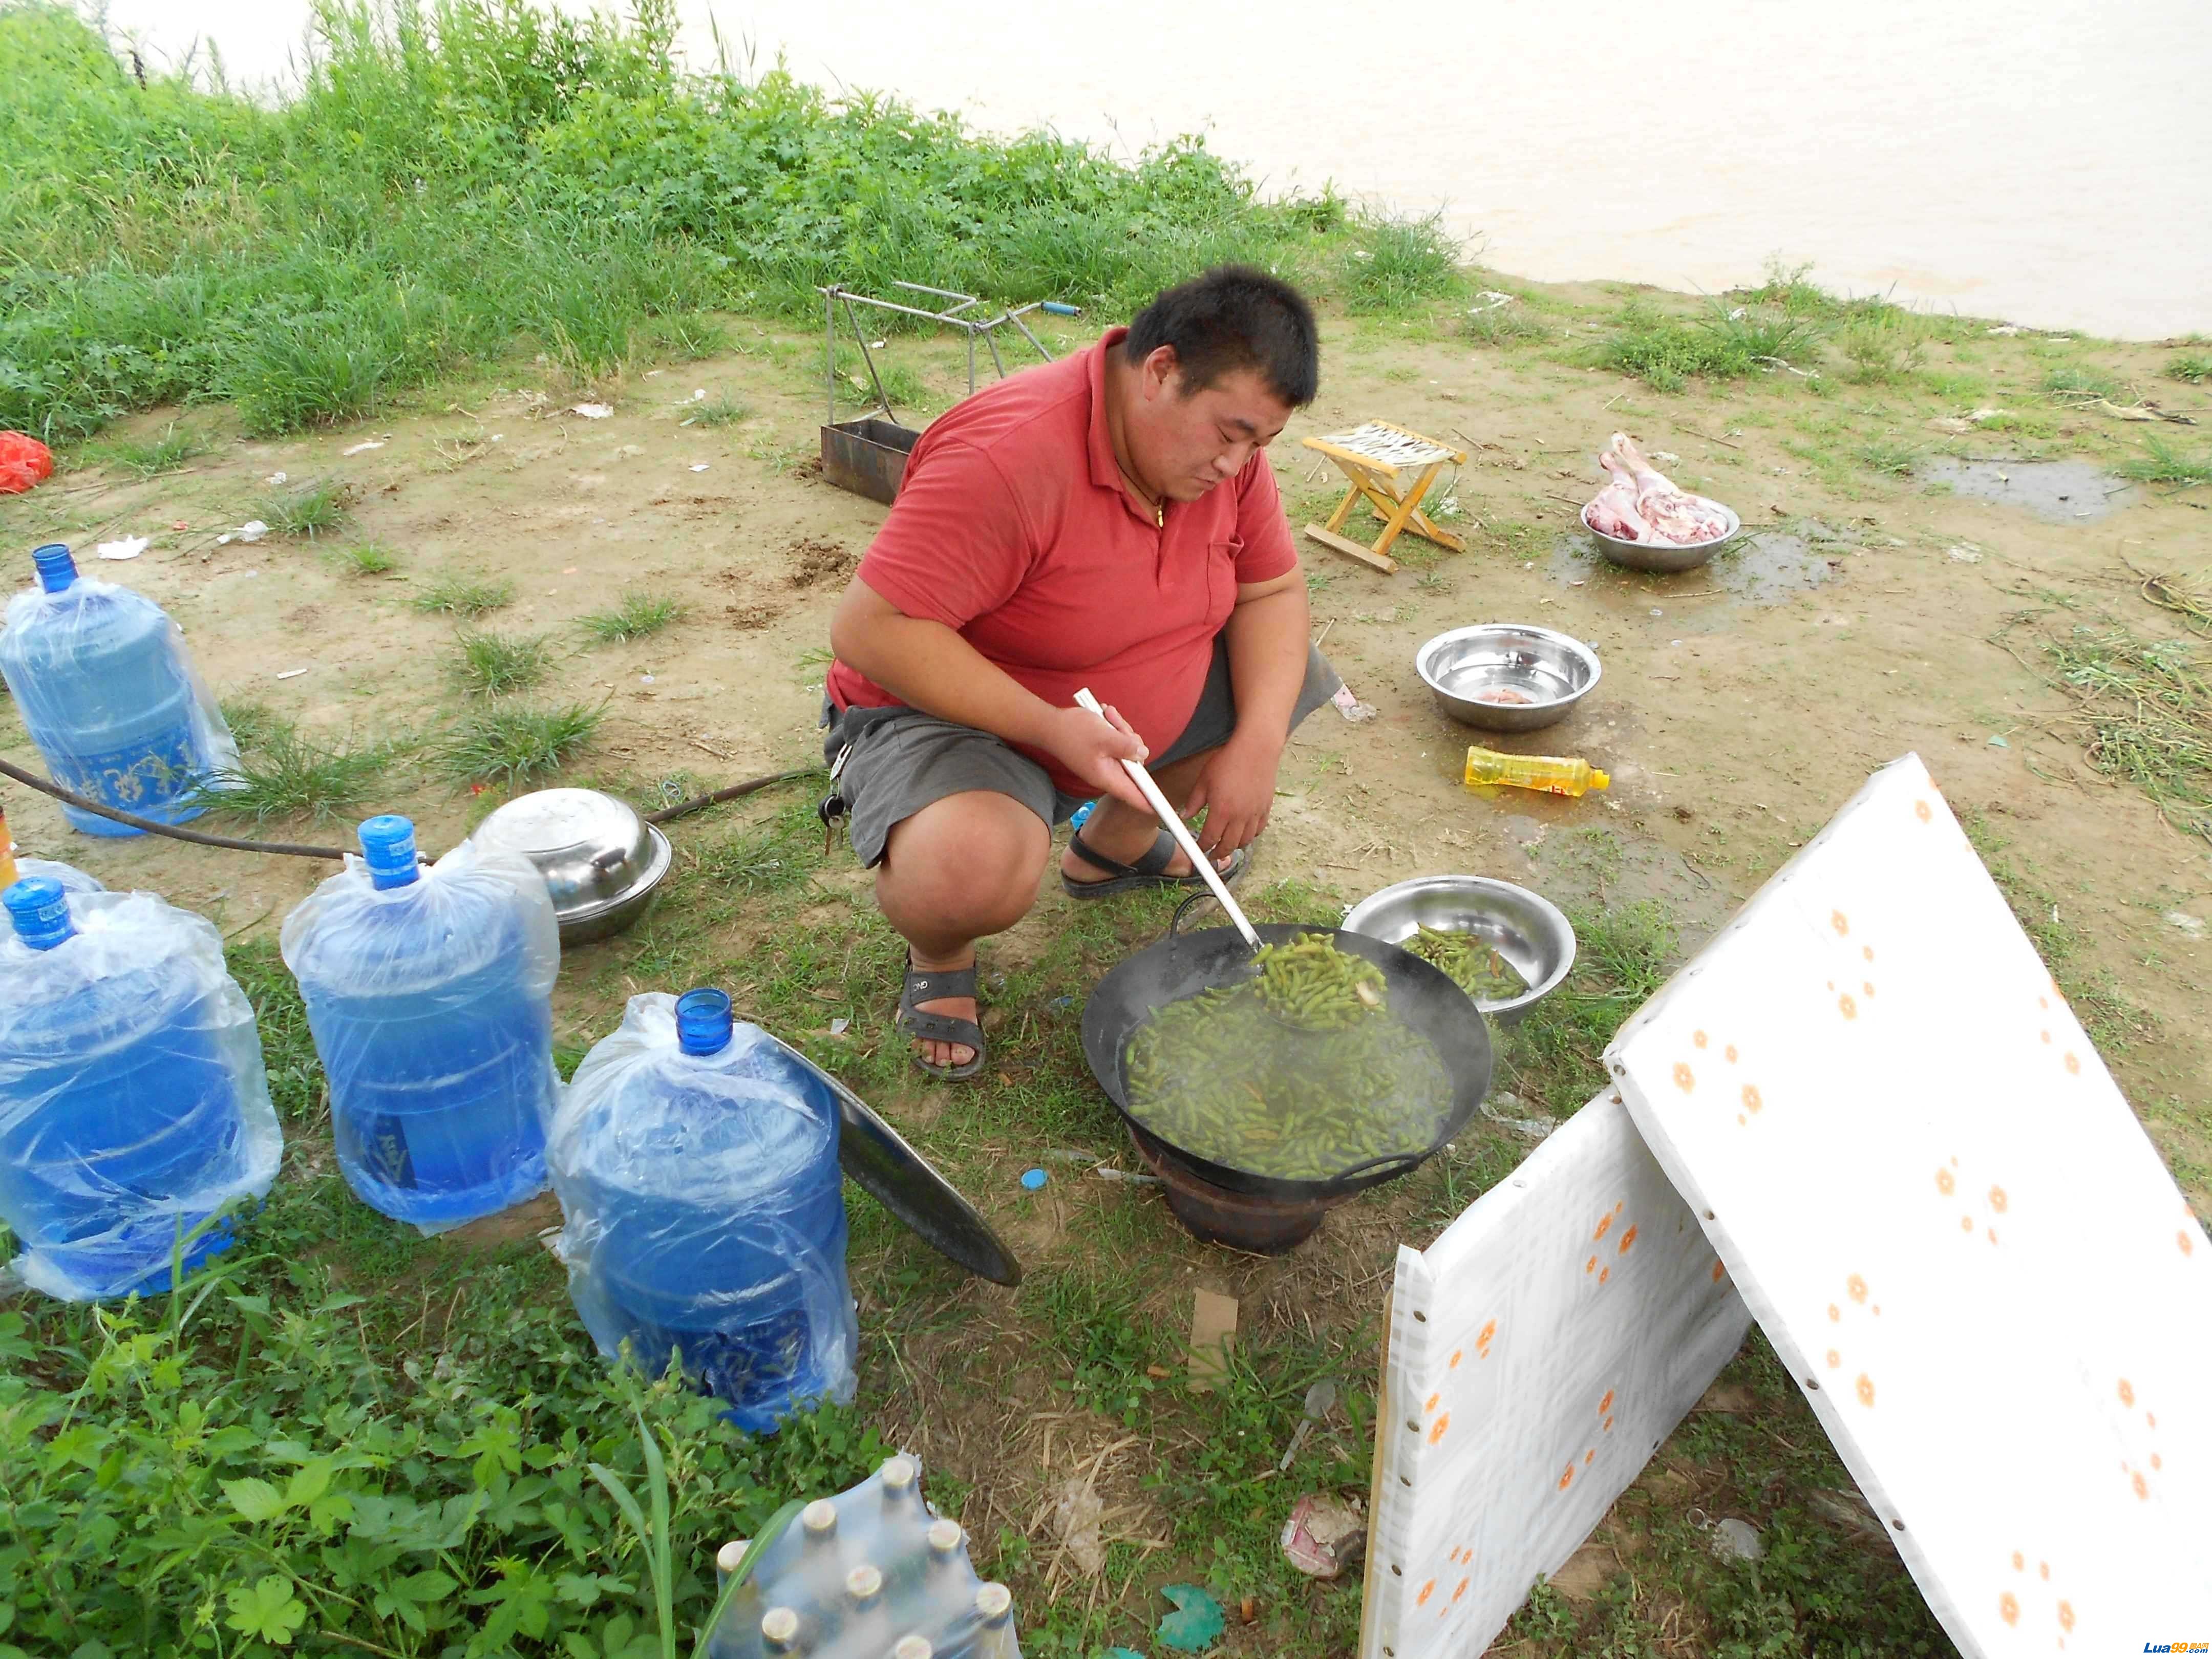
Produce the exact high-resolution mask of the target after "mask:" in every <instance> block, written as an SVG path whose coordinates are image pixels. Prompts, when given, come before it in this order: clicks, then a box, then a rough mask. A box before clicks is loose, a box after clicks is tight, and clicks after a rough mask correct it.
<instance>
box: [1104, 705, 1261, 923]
mask: <svg viewBox="0 0 2212 1659" xmlns="http://www.w3.org/2000/svg"><path fill="white" fill-rule="evenodd" d="M1075 706H1076V707H1077V708H1082V709H1086V710H1088V711H1089V712H1090V713H1091V714H1096V715H1097V716H1098V718H1099V719H1100V720H1104V719H1105V718H1106V711H1105V710H1104V709H1103V708H1100V707H1099V704H1098V699H1097V698H1096V697H1094V696H1091V688H1090V687H1089V686H1087V685H1086V686H1085V687H1084V688H1083V689H1082V690H1079V691H1078V692H1077V693H1076V694H1075ZM1121 769H1122V770H1123V771H1125V772H1127V774H1128V775H1129V781H1131V782H1132V783H1133V784H1135V785H1136V786H1137V787H1138V789H1139V791H1140V792H1142V793H1143V795H1144V797H1145V799H1146V803H1147V804H1149V805H1151V807H1152V814H1153V816H1154V817H1157V818H1158V819H1159V821H1160V826H1161V827H1162V828H1163V829H1165V830H1166V831H1167V832H1168V834H1170V836H1174V837H1175V839H1176V846H1178V847H1180V848H1182V855H1183V856H1184V857H1185V858H1187V859H1188V860H1190V863H1191V868H1193V869H1194V870H1195V871H1197V872H1198V873H1199V874H1200V875H1201V876H1203V877H1205V878H1206V885H1207V886H1208V887H1210V888H1212V890H1213V896H1214V897H1216V898H1218V899H1219V900H1220V901H1221V908H1223V909H1225V910H1226V911H1227V912H1228V913H1229V920H1230V921H1233V922H1235V923H1236V924H1237V932H1238V933H1242V934H1243V935H1244V942H1245V943H1246V944H1247V945H1250V946H1251V947H1252V948H1253V949H1254V950H1255V951H1256V950H1258V949H1259V948H1260V935H1259V933H1258V932H1257V931H1255V929H1254V927H1253V926H1252V924H1251V922H1250V921H1249V920H1248V919H1247V918H1246V916H1245V915H1244V911H1243V907H1242V906H1240V905H1239V904H1238V903H1237V901H1236V900H1235V899H1233V898H1231V896H1229V884H1228V883H1226V882H1225V881H1224V880H1222V879H1221V872H1219V871H1218V870H1217V869H1215V868H1214V867H1213V860H1212V859H1210V858H1208V857H1206V854H1205V853H1204V851H1202V850H1201V849H1200V847H1199V844H1198V839H1197V837H1196V836H1193V835H1192V834H1191V833H1190V826H1189V825H1188V824H1187V823H1184V822H1183V821H1182V814H1181V813H1179V812H1177V811H1176V810H1175V808H1174V807H1172V806H1170V805H1168V798H1167V797H1166V796H1165V795H1164V794H1162V793H1160V787H1159V785H1158V784H1157V783H1154V782H1153V781H1152V774H1151V773H1150V772H1147V771H1146V769H1145V766H1144V763H1143V762H1142V761H1133V760H1125V761H1123V762H1122V763H1121Z"/></svg>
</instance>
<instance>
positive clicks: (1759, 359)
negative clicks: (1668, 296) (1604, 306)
mask: <svg viewBox="0 0 2212 1659" xmlns="http://www.w3.org/2000/svg"><path fill="white" fill-rule="evenodd" d="M1737 311H1738V312H1741V313H1742V314H1741V315H1738V314H1735V313H1731V312H1729V311H1728V310H1726V309H1724V308H1723V307H1720V306H1718V305H1715V306H1713V307H1711V308H1710V309H1709V310H1708V311H1707V312H1706V313H1705V315H1703V316H1701V317H1699V318H1698V319H1695V320H1689V319H1683V318H1680V317H1676V316H1672V315H1670V314H1668V313H1664V312H1662V311H1659V310H1657V309H1656V308H1655V307H1652V306H1650V305H1649V304H1647V303H1646V302H1644V301H1641V300H1632V301H1630V302H1629V303H1628V304H1627V305H1626V306H1625V307H1622V309H1621V312H1620V316H1619V317H1618V318H1617V319H1615V324H1614V329H1613V334H1612V335H1611V336H1610V337H1608V338H1607V339H1606V340H1605V341H1604V342H1603V343H1601V345H1600V346H1599V347H1598V349H1597V353H1596V360H1597V363H1598V366H1599V367H1601V368H1610V369H1613V370H1615V371H1616V372H1618V373H1620V374H1629V375H1633V376H1634V377H1635V378H1637V379H1638V380H1642V381H1644V383H1645V384H1646V385H1648V386H1651V387H1653V388H1654V389H1655V390H1657V391H1660V392H1679V391H1680V390H1681V389H1682V387H1683V386H1686V384H1688V382H1689V381H1690V380H1692V379H1693V378H1703V379H1707V380H1741V379H1742V378H1743V377H1744V376H1746V375H1747V374H1756V373H1759V372H1760V371H1761V370H1763V369H1768V368H1772V367H1773V366H1774V365H1775V364H1776V363H1778V362H1788V360H1789V359H1790V357H1791V356H1793V355H1794V356H1801V357H1802V356H1805V355H1807V354H1808V352H1809V351H1810V349H1812V347H1813V346H1814V344H1815V343H1817V341H1818V339H1819V335H1818V332H1817V331H1816V330H1815V328H1814V325H1812V324H1811V323H1808V322H1807V321H1805V320H1804V319H1801V318H1794V317H1790V316H1788V315H1786V314H1778V313H1759V314H1756V315H1754V314H1753V313H1751V312H1750V310H1749V309H1748V308H1747V307H1737ZM1792 367H1795V365H1794V364H1793V365H1792Z"/></svg>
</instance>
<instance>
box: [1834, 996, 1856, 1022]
mask: <svg viewBox="0 0 2212 1659" xmlns="http://www.w3.org/2000/svg"><path fill="white" fill-rule="evenodd" d="M1836 1006H1837V1007H1838V1009H1840V1010H1842V1012H1843V1016H1844V1018H1845V1019H1857V1018H1858V1017H1859V1006H1858V1004H1857V1003H1856V1002H1854V1001H1852V1000H1851V994H1850V992H1849V991H1846V992H1844V994H1843V995H1841V996H1839V997H1838V998H1837V999H1836Z"/></svg>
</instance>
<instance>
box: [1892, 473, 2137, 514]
mask: <svg viewBox="0 0 2212 1659" xmlns="http://www.w3.org/2000/svg"><path fill="white" fill-rule="evenodd" d="M1920 477H1921V479H1922V480H1923V482H1924V483H1929V484H1933V485H1936V486H1939V487H1942V488H1947V489H1949V490H1950V492H1951V493H1952V494H1953V495H1965V496H1968V497H1971V498H1972V500H1975V501H1994V502H1996V504H1997V505H1998V506H2000V507H2020V508H2022V509H2024V510H2026V511H2027V512H2029V513H2034V514H2035V516H2036V517H2037V518H2039V519H2044V520H2049V521H2050V522H2051V523H2053V524H2071V523H2074V522H2075V520H2082V519H2101V518H2103V517H2104V516H2105V515H2106V513H2111V512H2112V511H2114V510H2115V509H2117V508H2119V507H2127V506H2130V505H2131V504H2132V503H2134V502H2135V501H2138V500H2140V499H2141V497H2142V491H2141V490H2139V489H2136V487H2135V486H2134V485H2132V484H2130V483H2125V482H2124V481H2123V480H2121V479H2118V478H2116V477H2113V476H2112V474H2111V473H2109V472H2106V471H2103V470H2101V469H2100V468H2098V467H2096V466H2093V465H2091V464H2090V463H2088V462H2087V461H2008V460H2002V459H2000V460H1994V461H1954V460H1936V461H1930V462H1929V463H1928V464H1927V465H1925V466H1923V467H1922V468H1921V469H1920Z"/></svg>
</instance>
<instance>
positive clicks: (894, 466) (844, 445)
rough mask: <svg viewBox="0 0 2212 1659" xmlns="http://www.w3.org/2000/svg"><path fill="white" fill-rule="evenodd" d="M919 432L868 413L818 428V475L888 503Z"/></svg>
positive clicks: (903, 475)
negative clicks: (820, 451) (820, 445)
mask: <svg viewBox="0 0 2212 1659" xmlns="http://www.w3.org/2000/svg"><path fill="white" fill-rule="evenodd" d="M919 437H921V434H920V433H919V432H916V431H915V430H914V429H913V428H910V427H903V426H901V425H900V424H899V423H898V422H896V421H885V420H878V418H877V417H876V416H872V415H871V416H866V417H865V418H863V419H861V420H857V421H838V422H835V423H834V424H832V425H829V426H825V427H823V428H822V476H823V477H825V478H827V479H829V482H830V483H833V484H836V486H837V487H838V488H839V489H849V490H851V491H852V492H853V493H854V495H866V496H867V497H868V498H869V499H870V500H872V501H881V502H882V503H883V504H884V506H886V507H889V506H890V502H891V497H892V496H894V495H897V494H898V487H899V480H900V479H902V478H903V477H906V458H907V457H908V455H910V454H912V453H914V444H915V439H917V438H919Z"/></svg>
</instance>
